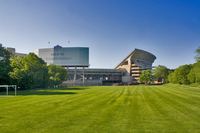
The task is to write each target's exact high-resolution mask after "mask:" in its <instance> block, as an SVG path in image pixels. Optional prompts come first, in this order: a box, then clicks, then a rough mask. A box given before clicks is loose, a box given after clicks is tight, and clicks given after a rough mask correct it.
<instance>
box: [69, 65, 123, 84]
mask: <svg viewBox="0 0 200 133" xmlns="http://www.w3.org/2000/svg"><path fill="white" fill-rule="evenodd" d="M122 75H123V73H122V72H121V71H119V70H116V69H94V68H86V69H76V70H75V69H68V71H67V77H68V80H67V81H66V82H65V83H66V84H68V85H74V84H76V85H111V84H115V83H121V80H122Z"/></svg>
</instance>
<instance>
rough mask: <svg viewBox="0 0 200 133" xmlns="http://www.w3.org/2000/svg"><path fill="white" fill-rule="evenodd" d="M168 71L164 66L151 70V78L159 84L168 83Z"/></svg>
mask: <svg viewBox="0 0 200 133" xmlns="http://www.w3.org/2000/svg"><path fill="white" fill-rule="evenodd" d="M168 75H169V69H168V68H167V67H165V66H162V65H159V66H157V67H155V68H154V69H153V76H154V78H155V79H156V80H159V81H160V82H161V81H162V82H163V83H164V82H168V79H167V77H168Z"/></svg>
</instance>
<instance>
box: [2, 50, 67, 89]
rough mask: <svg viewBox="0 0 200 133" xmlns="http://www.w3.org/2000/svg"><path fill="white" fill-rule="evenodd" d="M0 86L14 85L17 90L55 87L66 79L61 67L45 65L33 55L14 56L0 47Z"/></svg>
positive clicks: (64, 71)
mask: <svg viewBox="0 0 200 133" xmlns="http://www.w3.org/2000/svg"><path fill="white" fill-rule="evenodd" d="M0 57H1V58H0V84H1V85H2V84H15V85H17V86H18V87H19V89H33V88H42V87H55V86H57V85H59V84H61V83H62V82H63V81H64V80H66V78H67V71H66V69H64V68H63V67H60V66H56V65H47V64H46V63H45V62H44V61H43V60H42V59H41V58H39V57H38V56H37V55H36V54H34V53H29V54H28V55H26V56H24V57H21V56H14V55H12V54H11V53H9V52H8V51H7V50H6V49H5V48H3V47H0Z"/></svg>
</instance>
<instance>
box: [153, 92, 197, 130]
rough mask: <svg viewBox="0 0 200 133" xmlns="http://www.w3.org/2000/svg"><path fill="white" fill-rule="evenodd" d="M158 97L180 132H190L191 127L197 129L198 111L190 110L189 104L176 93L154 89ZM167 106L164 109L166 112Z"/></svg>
mask: <svg viewBox="0 0 200 133" xmlns="http://www.w3.org/2000/svg"><path fill="white" fill-rule="evenodd" d="M154 91H156V94H157V96H158V98H159V99H163V102H164V103H165V105H167V108H168V114H167V116H168V117H169V118H170V119H171V121H175V122H176V124H175V127H173V128H174V129H176V128H177V127H178V129H179V130H181V129H182V130H181V132H190V130H191V129H193V130H195V131H196V130H199V127H198V125H199V120H200V119H199V112H196V111H193V110H191V106H193V105H188V104H186V103H184V101H181V100H180V99H178V97H177V96H176V95H172V94H168V93H163V92H162V91H161V90H154ZM167 108H166V109H165V111H166V112H167Z"/></svg>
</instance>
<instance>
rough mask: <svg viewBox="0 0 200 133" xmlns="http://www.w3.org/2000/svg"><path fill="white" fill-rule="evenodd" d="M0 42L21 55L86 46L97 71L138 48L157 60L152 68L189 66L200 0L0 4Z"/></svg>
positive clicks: (199, 35) (197, 36) (18, 0)
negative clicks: (43, 49)
mask: <svg viewBox="0 0 200 133" xmlns="http://www.w3.org/2000/svg"><path fill="white" fill-rule="evenodd" d="M68 40H70V44H69V43H68ZM49 41H50V42H51V44H48V42H49ZM0 43H2V44H3V45H4V46H6V47H15V48H16V50H17V51H18V52H25V53H28V52H32V51H35V50H36V49H38V48H45V47H53V46H54V45H57V44H59V45H61V46H71V47H74V46H81V47H84V46H86V47H89V48H90V65H91V67H95V68H113V67H115V66H116V65H117V64H118V63H120V61H121V60H122V59H123V58H125V57H126V56H127V55H128V54H129V53H130V52H131V51H132V50H134V49H135V48H140V49H143V50H147V51H149V52H151V53H153V54H155V55H156V56H157V59H156V61H155V63H154V65H159V64H160V65H165V66H167V67H169V68H176V67H178V66H179V65H182V64H190V63H193V62H194V58H193V57H194V56H195V53H194V51H195V49H196V48H198V47H199V46H200V1H199V0H0Z"/></svg>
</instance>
